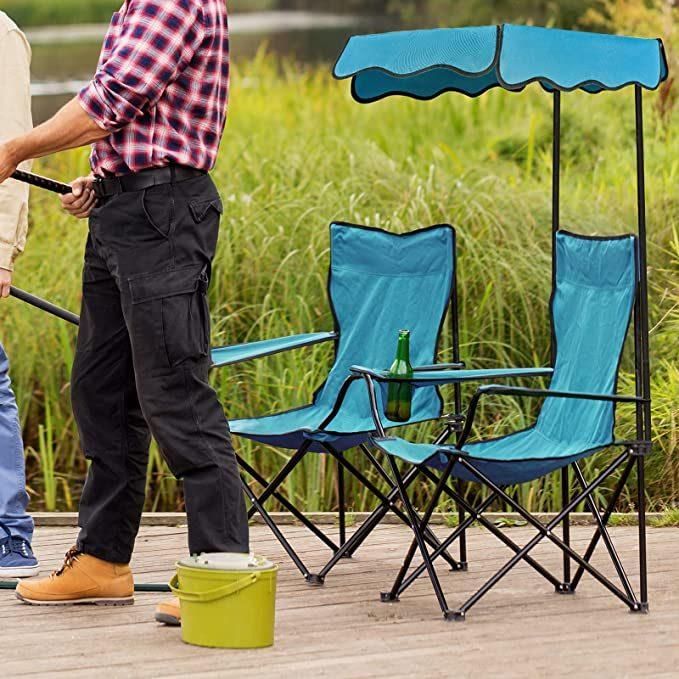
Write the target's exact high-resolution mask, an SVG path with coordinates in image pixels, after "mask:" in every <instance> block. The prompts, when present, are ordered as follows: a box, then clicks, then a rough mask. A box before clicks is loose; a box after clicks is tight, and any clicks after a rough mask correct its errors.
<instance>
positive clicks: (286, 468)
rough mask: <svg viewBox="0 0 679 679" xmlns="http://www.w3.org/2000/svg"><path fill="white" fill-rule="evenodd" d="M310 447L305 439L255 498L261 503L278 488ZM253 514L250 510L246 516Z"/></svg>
mask: <svg viewBox="0 0 679 679" xmlns="http://www.w3.org/2000/svg"><path fill="white" fill-rule="evenodd" d="M309 448H311V441H305V442H304V443H303V444H302V445H301V446H300V448H299V450H298V451H297V452H296V453H295V454H294V455H293V456H292V457H291V458H290V459H289V460H288V461H287V462H286V463H285V465H283V468H282V469H281V470H280V471H279V472H278V474H276V476H275V477H274V479H273V481H271V482H270V483H269V485H268V486H267V487H266V488H265V489H264V492H263V493H262V494H261V495H260V496H259V497H258V498H257V499H258V500H259V503H260V504H261V505H264V503H265V502H266V501H267V500H268V499H269V498H270V497H271V496H272V495H273V494H274V493H275V492H276V491H277V490H278V488H279V487H280V486H281V485H282V484H283V483H284V482H285V479H287V478H288V476H290V474H291V473H292V471H293V470H294V469H295V467H296V466H297V465H298V464H299V463H300V462H301V461H302V459H303V458H304V456H305V455H306V454H307V452H308V451H309ZM253 516H254V511H251V512H250V514H249V516H248V518H252V517H253Z"/></svg>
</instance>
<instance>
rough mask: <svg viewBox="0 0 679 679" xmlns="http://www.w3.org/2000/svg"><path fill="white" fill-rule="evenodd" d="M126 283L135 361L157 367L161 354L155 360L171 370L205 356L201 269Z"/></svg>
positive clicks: (205, 308) (206, 315) (207, 320)
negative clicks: (130, 307)
mask: <svg viewBox="0 0 679 679" xmlns="http://www.w3.org/2000/svg"><path fill="white" fill-rule="evenodd" d="M129 285H130V293H131V301H132V314H131V318H132V326H133V327H132V333H131V334H132V340H133V344H134V349H135V353H136V354H137V356H138V357H140V358H142V360H144V362H147V361H148V362H150V363H151V364H156V365H157V364H158V360H159V357H158V355H157V352H158V351H159V350H160V360H161V361H162V362H163V363H165V364H166V365H169V366H170V367H171V368H175V367H177V366H178V365H180V364H182V363H183V362H184V361H187V360H197V359H200V358H204V357H205V356H207V355H208V354H209V350H210V314H209V309H208V304H207V288H208V275H207V266H206V265H203V264H199V265H191V266H186V267H182V268H180V269H173V270H170V271H161V272H159V273H153V274H146V275H144V276H138V277H134V278H132V279H130V280H129ZM154 353H155V354H156V355H154Z"/></svg>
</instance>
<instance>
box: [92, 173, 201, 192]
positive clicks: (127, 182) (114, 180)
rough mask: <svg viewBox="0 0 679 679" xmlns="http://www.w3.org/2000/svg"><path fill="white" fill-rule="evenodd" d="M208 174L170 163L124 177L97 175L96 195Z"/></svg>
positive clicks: (138, 189) (146, 187)
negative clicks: (166, 165)
mask: <svg viewBox="0 0 679 679" xmlns="http://www.w3.org/2000/svg"><path fill="white" fill-rule="evenodd" d="M206 174H207V172H205V171H203V170H195V169H194V168H192V167H184V166H182V165H169V166H168V167H157V168H151V169H148V170H142V171H141V172H136V173H134V174H126V175H123V176H122V177H95V178H94V195H95V196H96V197H97V198H108V197H110V196H117V195H118V194H120V193H130V192H132V191H143V190H144V189H150V188H151V187H152V186H162V185H163V184H176V183H178V182H184V181H186V180H187V179H193V178H194V177H201V176H204V175H206Z"/></svg>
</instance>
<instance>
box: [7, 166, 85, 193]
mask: <svg viewBox="0 0 679 679" xmlns="http://www.w3.org/2000/svg"><path fill="white" fill-rule="evenodd" d="M12 179H16V180H17V181H19V182H24V184H30V185H31V186H37V187H38V188H39V189H45V191H51V192H52V193H58V194H59V195H61V196H66V195H68V194H69V193H73V189H72V188H71V187H70V186H69V185H68V184H62V183H61V182H55V181H54V180H53V179H48V178H47V177H41V176H40V175H39V174H33V173H32V172H23V171H22V170H17V171H16V172H15V173H14V174H13V175H12Z"/></svg>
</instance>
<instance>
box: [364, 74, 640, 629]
mask: <svg viewBox="0 0 679 679" xmlns="http://www.w3.org/2000/svg"><path fill="white" fill-rule="evenodd" d="M553 96H554V114H553V115H554V121H553V122H554V146H553V152H554V167H553V195H552V232H553V233H552V235H553V252H552V264H553V283H554V285H553V288H554V290H555V289H556V266H555V262H556V247H555V246H556V234H557V232H558V231H559V224H560V219H559V211H560V155H561V94H560V92H559V91H558V90H557V91H555V92H554V95H553ZM635 116H636V152H637V154H636V157H637V205H638V219H639V224H638V243H637V258H638V259H637V262H636V264H637V272H638V286H637V294H636V297H635V302H634V312H633V323H634V349H635V351H634V353H635V378H636V395H635V396H621V395H604V394H585V393H577V392H557V391H551V390H548V389H528V388H522V387H504V386H498V385H493V386H486V387H480V388H478V389H477V391H476V393H475V395H474V397H473V398H472V400H471V402H470V406H469V410H468V411H467V416H466V420H465V423H464V428H463V430H462V432H461V433H460V434H459V436H458V438H457V441H456V446H454V447H453V446H447V447H446V449H443V450H442V452H445V453H447V454H448V456H449V459H448V463H447V465H446V467H445V469H444V470H443V472H442V473H441V474H440V475H438V476H437V474H436V473H435V472H434V471H433V470H432V469H431V468H429V467H428V466H427V465H426V464H422V465H415V466H413V469H411V470H410V471H409V472H408V474H407V475H406V477H405V478H410V476H411V475H412V474H413V470H418V472H419V473H420V474H422V475H424V476H425V477H427V478H428V479H429V480H430V481H432V482H433V483H434V484H435V490H434V494H433V496H432V498H431V500H430V503H429V505H428V506H427V507H426V508H425V511H424V512H423V514H422V516H421V517H420V516H419V515H418V514H417V512H416V511H415V509H414V507H413V505H412V503H411V501H410V498H409V497H408V491H407V486H406V484H405V483H404V477H403V475H402V472H401V470H399V468H398V465H397V463H396V459H395V458H394V457H393V456H391V455H388V459H389V464H390V468H391V472H392V475H393V478H394V480H395V482H396V486H397V488H398V495H399V499H400V500H401V502H402V504H403V505H404V507H405V508H406V511H407V512H408V514H409V516H410V519H411V521H410V526H411V528H412V530H413V533H414V539H413V541H412V543H411V545H410V548H409V549H408V551H407V553H406V556H405V559H404V562H403V565H402V566H401V569H400V570H399V572H398V574H397V576H396V579H395V581H394V583H393V585H392V587H391V590H390V591H388V592H383V593H382V595H381V598H382V601H384V602H394V601H397V600H398V599H399V597H400V595H401V594H402V593H403V592H404V591H405V590H407V589H408V588H409V587H410V585H411V584H413V582H415V581H416V580H417V579H418V578H419V577H420V576H421V575H422V574H423V573H425V572H426V573H427V575H428V577H429V579H430V581H431V584H432V587H433V589H434V593H435V595H436V598H437V600H438V603H439V606H440V608H441V611H442V612H443V615H444V618H445V619H446V620H457V621H461V620H464V619H465V618H466V615H467V613H468V611H469V610H470V609H471V608H472V607H473V606H474V605H475V604H476V603H478V601H479V600H480V599H481V598H482V597H483V596H485V594H487V593H488V592H489V591H490V590H491V589H492V588H493V587H494V586H495V585H496V584H497V583H498V582H499V581H500V580H501V579H502V578H503V577H504V576H505V575H507V573H509V571H511V570H512V568H513V567H514V566H515V565H516V564H518V563H519V562H520V561H525V562H526V563H527V564H528V565H530V566H531V567H532V568H533V569H534V570H535V571H537V572H538V573H539V574H540V575H542V576H543V577H544V578H545V579H546V580H547V581H548V582H549V583H550V584H551V585H552V586H553V587H554V590H555V592H556V593H558V594H574V593H575V592H576V590H577V587H578V585H579V583H580V581H581V579H582V576H583V575H584V573H585V572H587V573H589V574H590V575H591V576H592V577H593V578H594V579H595V580H597V581H598V582H599V583H600V584H602V585H603V586H604V587H605V588H606V589H607V590H608V591H609V592H611V594H613V595H614V596H616V597H617V598H618V599H620V600H621V601H622V602H623V603H625V604H626V605H627V606H628V608H629V610H630V612H632V613H647V612H648V610H649V604H648V576H647V568H648V566H647V553H646V516H645V477H644V464H645V458H646V456H647V455H648V454H649V453H650V452H651V446H652V440H651V388H650V362H649V322H648V283H647V255H646V206H645V181H644V141H643V107H642V90H641V87H640V86H639V85H636V86H635ZM556 349H557V347H556V336H555V333H554V324H553V318H552V366H554V364H555V360H556ZM362 377H363V378H364V380H365V382H366V385H367V388H368V390H369V393H371V394H373V395H374V391H375V386H374V380H375V379H376V376H375V375H374V374H369V373H367V372H366V373H363V374H362ZM484 395H511V396H522V397H530V398H545V397H550V398H574V399H583V400H593V401H609V402H612V403H615V404H618V403H627V404H633V405H634V406H635V407H636V429H637V431H636V434H637V436H636V440H634V441H626V442H622V441H615V442H614V443H613V444H612V445H613V446H614V447H615V446H619V447H624V449H625V450H624V452H622V454H620V455H619V456H618V457H617V458H616V459H615V460H614V461H613V462H611V463H610V464H609V465H608V466H607V467H606V469H605V470H604V471H603V472H601V473H600V474H599V475H598V476H597V477H596V478H595V479H594V480H593V481H591V482H590V483H588V482H587V481H586V479H585V477H584V475H583V473H582V470H581V469H580V466H579V465H578V462H577V461H571V462H570V464H566V465H565V466H564V467H563V468H562V469H561V470H560V472H559V473H560V474H561V481H562V508H561V511H560V512H559V513H558V514H557V516H556V517H555V518H554V519H552V520H551V521H550V522H549V523H548V524H547V525H544V524H543V523H541V522H540V521H539V520H538V519H537V518H536V517H534V516H533V515H532V514H531V513H530V512H528V511H527V510H526V509H524V508H523V507H522V506H521V505H520V504H519V503H518V502H517V501H516V500H515V499H514V498H512V497H511V496H510V495H509V494H508V493H507V492H506V490H505V489H504V488H502V487H500V486H498V485H497V484H496V483H494V482H493V481H492V480H491V479H490V478H488V477H487V476H486V475H485V474H484V473H483V472H482V471H480V470H479V469H478V468H477V467H476V466H475V464H474V460H473V459H472V458H470V457H469V456H468V455H467V454H466V453H464V452H463V448H464V445H465V443H466V442H467V440H468V438H469V436H470V433H471V430H472V426H473V424H474V419H475V415H476V410H477V407H478V403H479V401H480V399H481V398H482V397H483V396H484ZM371 405H372V406H373V407H372V412H373V418H374V420H375V427H376V432H377V438H375V443H376V444H377V445H378V446H379V442H380V438H386V433H385V431H384V428H383V427H382V425H381V422H380V421H379V419H380V415H379V411H378V409H377V408H376V407H375V403H374V399H372V400H371ZM442 442H443V441H438V443H442ZM582 452H583V453H587V452H596V451H582ZM456 465H459V467H460V468H462V469H464V470H465V471H466V472H467V474H469V475H471V476H472V477H473V478H474V479H475V480H476V481H477V482H478V483H480V484H482V485H484V486H485V487H486V488H487V489H488V490H489V491H490V495H489V496H488V497H487V498H486V499H485V500H484V501H483V502H482V503H481V505H480V506H479V507H477V508H474V507H472V506H471V505H470V504H469V503H468V502H466V501H465V499H464V497H463V496H462V493H461V492H460V489H459V486H458V487H457V488H453V487H452V486H451V484H450V483H449V481H450V479H451V478H452V477H451V473H452V472H453V470H454V468H455V467H456ZM634 468H636V471H637V489H638V490H637V493H638V495H637V515H638V521H639V569H640V575H639V589H638V591H639V594H638V595H637V594H636V593H635V591H634V589H633V587H632V584H631V582H630V578H629V576H628V575H627V572H626V571H625V568H624V566H623V564H622V561H621V559H620V556H619V555H618V552H617V551H616V549H615V546H614V544H613V540H612V538H611V536H610V534H609V532H608V522H609V520H610V517H611V515H612V513H613V511H614V509H615V506H616V504H617V502H618V500H619V498H620V495H621V493H622V490H623V488H624V487H625V486H626V484H627V481H628V480H629V477H630V475H631V473H632V470H633V469H634ZM620 469H622V473H621V475H620V477H619V479H618V481H617V484H616V486H615V488H614V490H613V494H612V496H611V497H610V499H609V501H608V504H607V506H606V507H605V509H604V510H603V512H601V511H600V509H599V507H597V504H596V501H595V499H594V497H593V493H594V491H596V490H597V489H598V487H599V486H600V485H601V483H603V482H604V481H605V480H606V479H608V478H609V477H610V476H611V475H612V474H613V473H614V472H616V471H618V470H620ZM570 471H572V474H573V479H574V480H575V483H576V490H575V491H574V492H571V474H570ZM443 494H446V495H447V496H449V497H450V498H452V499H453V500H454V501H455V502H456V503H457V505H458V507H459V508H460V523H459V526H458V527H457V528H456V529H455V530H454V531H453V532H452V534H451V535H450V536H449V537H448V538H446V539H445V540H443V541H442V542H441V544H440V545H439V547H438V548H437V549H436V550H434V551H432V552H430V551H429V550H428V548H427V546H426V543H425V541H424V539H423V531H425V530H427V529H428V524H429V520H430V518H431V516H432V513H433V511H434V508H435V507H436V505H437V504H438V502H439V500H440V498H441V496H442V495H443ZM496 499H500V500H502V501H503V502H504V503H505V504H506V505H508V506H510V507H512V508H513V509H514V510H515V511H516V512H518V514H519V515H520V516H521V517H522V518H523V519H524V520H525V521H526V522H527V523H528V524H529V525H530V526H532V527H533V528H535V529H536V530H537V533H538V534H537V535H536V536H535V537H534V538H533V539H532V540H530V541H529V542H528V543H527V544H526V545H525V546H523V547H519V546H518V545H516V544H515V543H514V542H513V541H512V540H511V539H510V538H509V537H508V536H506V535H505V534H504V533H502V531H501V530H500V529H499V528H498V527H497V526H495V525H493V524H492V523H490V522H489V521H488V520H487V519H486V518H485V517H484V516H483V512H484V511H485V510H486V509H487V508H488V507H490V505H491V504H492V503H493V502H494V501H495V500H496ZM581 503H584V504H585V505H586V507H587V508H588V510H589V511H590V512H591V513H592V516H593V518H594V522H595V525H596V530H595V533H594V535H593V537H592V539H591V541H590V543H589V545H588V547H587V549H586V551H585V553H584V555H580V554H578V553H577V552H576V551H575V550H574V549H572V547H571V545H570V522H569V517H570V514H571V512H572V511H574V509H575V508H576V507H577V506H578V505H580V504H581ZM465 512H466V513H467V516H466V517H465V514H464V513H465ZM473 521H477V522H479V523H480V524H481V525H483V526H484V527H486V528H488V529H489V530H490V531H491V532H492V533H493V534H494V535H496V536H497V537H498V538H499V539H500V540H501V541H502V542H503V543H504V544H505V545H506V546H507V547H509V548H510V549H511V550H512V551H513V552H514V555H513V557H512V558H511V559H510V560H509V561H508V562H507V563H506V564H505V565H504V566H503V567H502V568H500V569H499V570H498V571H497V572H496V573H495V574H494V575H492V576H491V577H490V578H489V579H488V580H487V581H486V582H485V583H484V584H483V585H482V587H481V588H480V589H479V590H478V591H477V592H476V593H475V594H473V595H472V596H471V597H470V598H469V599H467V601H465V602H464V603H463V604H462V605H461V606H460V607H459V608H457V609H455V610H452V609H450V608H449V607H448V603H447V601H446V597H445V595H444V593H443V590H442V587H441V584H440V581H439V579H438V575H437V573H436V569H435V567H434V561H435V560H436V559H437V558H439V556H440V555H441V553H442V552H443V551H444V550H446V549H448V548H449V547H450V546H451V545H452V544H453V543H454V542H456V541H458V540H460V541H461V540H462V539H463V536H464V535H465V533H466V530H467V528H468V527H469V526H470V525H471V523H472V522H473ZM559 524H561V525H562V531H563V532H562V538H559V537H557V535H556V534H555V529H557V527H558V526H559ZM545 538H546V539H548V540H550V541H551V542H552V543H553V544H554V545H556V546H557V547H558V548H559V549H560V550H561V551H562V552H563V577H561V578H559V577H557V576H555V575H554V574H552V573H550V572H549V571H548V570H547V569H546V568H544V567H543V566H541V565H540V564H539V563H538V562H537V561H535V560H534V559H533V558H532V557H531V556H530V552H531V551H532V550H533V548H534V547H535V546H537V545H538V544H539V543H540V542H541V541H543V540H544V539H545ZM601 540H603V542H604V545H605V547H606V551H607V553H608V555H609V557H610V559H611V561H612V563H613V566H614V569H615V572H616V574H617V577H618V579H619V581H620V586H618V585H617V584H615V583H614V582H612V581H611V580H610V579H609V578H607V577H606V576H605V575H604V574H603V573H601V572H600V571H599V570H598V569H596V568H595V567H594V566H592V564H591V559H592V556H593V554H594V551H595V550H596V547H597V545H598V543H599V542H600V541H601ZM461 546H462V542H461ZM418 551H419V553H420V555H421V557H422V562H421V564H420V565H419V566H417V567H416V568H415V569H414V570H412V572H411V566H412V561H413V558H414V556H415V554H416V552H418ZM573 565H575V567H576V571H575V573H572V566H573Z"/></svg>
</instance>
